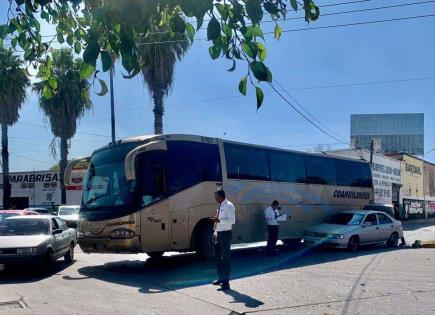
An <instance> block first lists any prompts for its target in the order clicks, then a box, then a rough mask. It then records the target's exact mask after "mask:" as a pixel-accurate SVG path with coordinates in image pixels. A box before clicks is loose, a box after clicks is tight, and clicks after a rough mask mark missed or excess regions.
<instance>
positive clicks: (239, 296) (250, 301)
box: [223, 289, 264, 308]
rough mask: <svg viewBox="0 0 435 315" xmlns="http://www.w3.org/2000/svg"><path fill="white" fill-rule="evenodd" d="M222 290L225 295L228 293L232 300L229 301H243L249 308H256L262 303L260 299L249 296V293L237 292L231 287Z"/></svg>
mask: <svg viewBox="0 0 435 315" xmlns="http://www.w3.org/2000/svg"><path fill="white" fill-rule="evenodd" d="M223 292H224V293H225V294H226V295H229V296H231V297H232V298H233V301H231V302H230V303H243V304H244V305H245V307H249V308H257V307H259V306H261V305H263V304H264V303H263V302H261V301H260V300H257V299H254V298H253V297H250V296H249V295H246V294H243V293H240V292H237V291H235V290H233V289H231V290H228V291H223Z"/></svg>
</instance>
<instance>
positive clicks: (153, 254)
mask: <svg viewBox="0 0 435 315" xmlns="http://www.w3.org/2000/svg"><path fill="white" fill-rule="evenodd" d="M164 253H165V252H151V253H147V255H148V256H150V258H151V259H159V258H160V257H162V256H163V254H164Z"/></svg>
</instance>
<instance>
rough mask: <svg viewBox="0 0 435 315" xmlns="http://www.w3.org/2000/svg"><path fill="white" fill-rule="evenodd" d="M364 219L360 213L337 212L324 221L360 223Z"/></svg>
mask: <svg viewBox="0 0 435 315" xmlns="http://www.w3.org/2000/svg"><path fill="white" fill-rule="evenodd" d="M363 219H364V214H362V213H337V214H335V215H333V216H332V217H331V218H330V219H329V220H327V221H326V223H329V224H338V225H360V224H361V223H362V220H363Z"/></svg>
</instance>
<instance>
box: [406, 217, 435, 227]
mask: <svg viewBox="0 0 435 315" xmlns="http://www.w3.org/2000/svg"><path fill="white" fill-rule="evenodd" d="M422 223H434V224H435V218H430V219H427V220H426V219H418V220H408V221H405V220H404V221H402V225H403V226H406V225H412V224H422Z"/></svg>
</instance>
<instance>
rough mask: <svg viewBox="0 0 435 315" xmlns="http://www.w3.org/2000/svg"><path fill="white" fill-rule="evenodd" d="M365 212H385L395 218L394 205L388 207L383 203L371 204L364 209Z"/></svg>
mask: <svg viewBox="0 0 435 315" xmlns="http://www.w3.org/2000/svg"><path fill="white" fill-rule="evenodd" d="M362 209H363V210H373V211H381V212H385V213H386V214H388V215H389V216H391V217H393V218H394V206H393V205H387V204H382V203H371V204H369V205H367V206H364V207H363V208H362Z"/></svg>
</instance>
